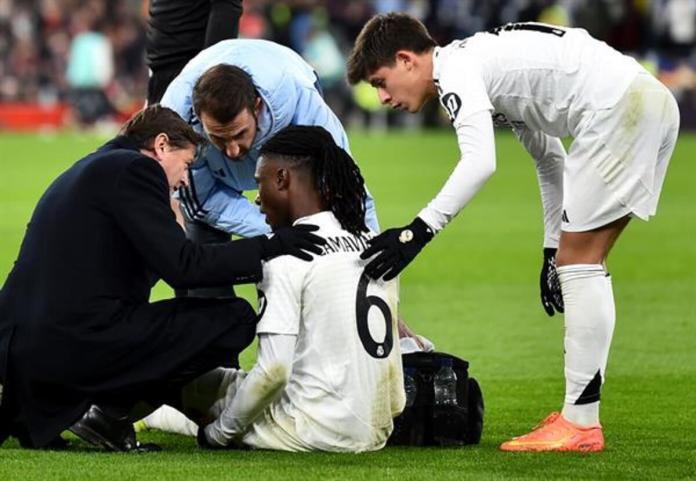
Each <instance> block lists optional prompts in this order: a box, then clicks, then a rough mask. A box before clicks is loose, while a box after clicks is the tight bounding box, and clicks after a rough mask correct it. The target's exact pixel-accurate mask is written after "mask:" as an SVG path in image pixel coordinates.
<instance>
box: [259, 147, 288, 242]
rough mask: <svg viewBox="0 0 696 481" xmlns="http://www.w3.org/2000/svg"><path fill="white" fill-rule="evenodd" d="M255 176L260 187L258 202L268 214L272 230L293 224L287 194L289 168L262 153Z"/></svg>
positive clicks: (268, 221) (263, 211)
mask: <svg viewBox="0 0 696 481" xmlns="http://www.w3.org/2000/svg"><path fill="white" fill-rule="evenodd" d="M254 177H255V178H256V183H257V184H258V187H259V191H258V195H257V196H256V204H257V205H258V206H259V207H261V213H263V214H265V215H266V223H267V224H268V225H270V226H271V229H272V230H276V229H279V228H280V227H288V226H290V225H292V221H291V219H290V208H289V207H290V206H289V203H288V202H289V201H288V196H287V194H288V190H287V185H288V170H287V168H284V167H283V166H282V165H281V164H278V163H276V162H274V161H273V159H272V158H271V157H266V156H264V155H262V156H261V157H259V161H258V162H257V163H256V173H255V174H254Z"/></svg>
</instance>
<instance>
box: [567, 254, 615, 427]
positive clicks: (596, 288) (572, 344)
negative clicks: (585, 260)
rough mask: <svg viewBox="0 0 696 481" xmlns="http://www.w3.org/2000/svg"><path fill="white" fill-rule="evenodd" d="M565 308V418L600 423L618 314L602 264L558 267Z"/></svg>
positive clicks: (608, 278) (575, 421) (589, 423)
mask: <svg viewBox="0 0 696 481" xmlns="http://www.w3.org/2000/svg"><path fill="white" fill-rule="evenodd" d="M557 270H558V277H559V279H560V282H561V289H562V291H563V302H564V304H565V341H564V345H565V378H566V394H565V404H564V407H563V412H562V414H563V416H564V417H565V418H566V419H567V420H569V421H571V422H573V423H575V424H579V425H582V426H589V425H592V424H596V423H598V422H599V397H600V389H601V386H602V384H603V382H604V372H605V370H606V366H607V358H608V356H609V346H610V344H611V337H612V334H613V332H614V323H615V320H616V312H615V308H614V294H613V291H612V286H611V278H610V277H609V276H608V275H607V274H606V272H605V271H604V267H603V266H602V265H599V264H574V265H567V266H562V267H559V268H558V269H557Z"/></svg>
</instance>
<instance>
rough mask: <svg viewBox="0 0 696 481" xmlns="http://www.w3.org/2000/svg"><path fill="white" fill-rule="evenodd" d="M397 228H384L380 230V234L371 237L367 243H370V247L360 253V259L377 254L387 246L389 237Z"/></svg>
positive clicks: (389, 240) (389, 242) (389, 241)
mask: <svg viewBox="0 0 696 481" xmlns="http://www.w3.org/2000/svg"><path fill="white" fill-rule="evenodd" d="M398 230H399V229H389V230H385V231H384V232H382V233H381V234H380V235H378V236H377V237H373V238H372V239H370V240H369V241H367V242H368V244H370V247H368V248H367V249H365V250H364V251H363V253H362V254H360V258H361V259H369V258H370V257H372V256H373V255H375V254H377V253H378V252H380V251H383V250H385V249H387V248H388V247H389V245H390V244H391V239H392V236H394V233H395V232H397V231H398Z"/></svg>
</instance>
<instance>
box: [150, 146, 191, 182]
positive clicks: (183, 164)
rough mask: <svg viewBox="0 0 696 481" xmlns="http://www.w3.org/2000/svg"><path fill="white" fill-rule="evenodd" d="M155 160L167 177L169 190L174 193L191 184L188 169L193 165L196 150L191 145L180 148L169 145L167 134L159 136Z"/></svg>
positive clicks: (155, 147) (155, 149) (154, 147)
mask: <svg viewBox="0 0 696 481" xmlns="http://www.w3.org/2000/svg"><path fill="white" fill-rule="evenodd" d="M153 149H154V150H153V151H152V152H153V153H154V158H155V160H157V161H158V162H159V163H160V165H161V166H162V169H164V173H165V175H166V176H167V182H168V183H169V189H170V190H171V191H172V192H174V191H176V190H178V189H179V188H180V187H182V186H187V185H188V184H189V179H188V169H189V167H190V166H191V164H192V163H193V159H194V157H195V155H196V148H195V147H194V146H193V145H192V144H190V145H188V146H187V147H184V148H179V147H174V146H172V145H170V144H169V139H168V138H167V136H166V135H165V134H159V135H158V136H157V137H156V138H155V143H154V146H153Z"/></svg>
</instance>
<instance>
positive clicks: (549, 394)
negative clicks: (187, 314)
mask: <svg viewBox="0 0 696 481" xmlns="http://www.w3.org/2000/svg"><path fill="white" fill-rule="evenodd" d="M351 139H352V146H353V151H354V154H355V156H356V158H357V160H358V162H359V163H360V165H361V166H362V169H363V173H364V175H365V178H366V179H367V183H368V185H369V187H370V189H371V191H372V193H373V195H374V196H375V198H376V201H377V208H378V212H379V214H380V219H381V223H382V227H388V226H392V225H402V224H404V223H406V222H409V221H410V220H411V219H412V218H413V216H414V215H415V214H417V212H418V211H419V209H420V208H421V207H422V206H423V205H425V203H426V202H427V201H429V200H430V198H431V197H432V196H433V195H434V194H435V192H436V191H437V190H438V188H439V186H440V185H441V184H442V183H443V181H444V179H445V178H446V176H447V175H448V173H449V171H450V170H451V168H452V167H453V165H454V163H455V161H456V160H457V146H456V142H455V138H454V135H452V133H451V132H403V133H394V134H389V135H369V134H366V133H361V132H354V133H353V135H352V136H351ZM99 143H100V139H97V138H93V137H80V136H77V135H70V134H65V135H60V136H41V135H8V134H3V135H1V136H0V159H1V162H2V167H3V175H2V184H1V185H2V187H0V280H4V279H5V277H6V276H7V273H8V272H9V270H10V268H11V266H12V263H13V261H14V259H15V256H16V254H17V250H18V248H19V244H20V241H21V239H22V235H23V231H24V227H25V225H26V224H27V221H28V219H29V216H30V214H31V211H32V209H33V207H34V205H35V203H36V201H37V200H38V197H39V195H40V194H41V193H42V192H43V190H44V189H45V187H46V186H47V185H48V183H49V182H50V181H51V179H53V178H54V177H55V176H56V175H57V174H59V173H60V172H62V171H63V170H64V169H65V168H66V167H67V166H68V165H70V164H71V163H72V162H73V161H74V160H76V159H77V158H79V157H80V156H82V155H84V154H86V153H87V152H89V151H91V150H92V149H93V148H94V147H95V146H97V145H98V144H99ZM497 149H498V150H497V152H498V171H497V173H496V174H495V175H494V176H493V178H492V179H491V180H490V181H489V183H488V184H487V185H486V186H485V188H484V189H483V191H482V192H481V193H480V195H479V196H478V197H477V198H476V199H475V200H474V201H473V202H472V203H471V204H470V205H469V206H468V207H467V208H466V209H465V210H464V211H463V212H461V214H460V215H459V217H458V218H457V219H456V220H455V221H454V222H453V223H452V224H451V225H450V226H449V227H448V228H447V229H446V230H445V231H444V232H443V233H442V234H440V235H439V236H438V237H437V238H436V239H435V240H434V241H433V242H432V243H431V244H430V245H429V246H428V247H427V248H426V250H425V251H424V252H423V253H422V254H421V256H420V257H419V258H418V259H417V260H416V261H415V262H414V263H413V264H412V265H411V266H410V268H409V269H408V270H407V272H406V273H405V274H404V275H403V276H402V280H401V310H402V314H403V316H404V317H405V319H407V320H408V321H409V322H410V323H411V325H412V326H413V327H414V328H416V329H417V330H419V331H421V332H422V333H424V334H425V335H427V336H428V337H430V338H431V339H432V340H433V341H434V342H435V343H436V345H437V347H438V348H439V349H440V350H442V351H448V352H452V353H455V354H457V355H459V356H461V357H463V358H465V359H468V360H469V361H470V362H471V374H472V375H473V376H475V377H477V378H478V380H479V381H480V383H481V385H482V388H483V391H484V397H485V401H486V419H485V429H484V435H483V440H482V443H481V444H480V445H478V446H472V447H466V448H462V449H417V448H409V449H407V448H399V449H394V448H388V449H385V450H383V451H381V452H377V453H369V454H361V455H330V454H287V453H271V452H202V451H200V450H198V449H197V448H196V447H195V442H194V440H193V439H189V438H185V437H179V436H174V435H164V434H157V433H145V434H143V435H141V440H144V441H154V442H159V443H160V444H161V445H162V446H163V447H164V449H165V450H164V451H163V452H162V453H158V454H150V455H143V456H139V455H127V454H106V453H101V452H97V451H96V450H94V449H91V448H90V447H88V446H87V445H86V444H84V443H82V442H81V441H79V440H76V439H74V438H73V444H74V449H72V450H71V451H69V452H62V453H57V452H32V451H25V450H21V449H19V448H18V446H17V444H16V443H15V442H14V441H10V442H7V443H5V445H4V446H3V447H2V448H0V479H1V480H14V479H17V480H27V481H28V480H34V479H36V480H45V479H65V480H74V479H109V480H119V481H121V480H130V479H145V480H149V481H150V480H179V479H181V480H184V479H186V480H191V479H201V480H212V479H245V480H249V481H251V480H256V479H259V480H264V481H266V480H269V479H281V480H283V481H288V480H293V479H302V480H304V479H310V480H314V479H316V480H321V481H328V480H330V479H341V480H359V479H360V480H362V479H365V480H381V479H396V480H401V481H406V480H411V479H432V480H435V479H437V480H439V479H452V480H463V479H476V480H479V479H501V480H502V479H505V480H507V479H530V480H532V479H542V478H545V479H569V480H581V479H607V480H617V479H626V480H633V479H659V480H665V479H686V478H691V479H696V395H695V394H694V388H696V300H695V299H696V242H695V239H696V215H695V205H696V203H695V194H694V192H695V191H694V178H695V176H696V164H695V163H694V162H693V160H694V158H696V137H695V136H693V135H687V134H683V135H682V136H681V138H680V140H679V143H678V146H677V149H676V152H675V154H674V157H673V159H672V163H671V166H670V168H669V171H668V174H667V180H666V185H665V189H664V191H663V195H662V200H661V205H660V208H659V211H658V215H657V217H655V218H654V219H653V220H652V221H650V222H649V223H643V222H640V221H633V222H631V224H630V225H629V227H628V229H627V231H626V232H625V233H624V235H623V236H622V238H621V239H619V242H618V243H617V245H616V247H615V249H614V252H613V254H612V256H610V259H609V269H610V272H611V273H612V275H613V278H614V286H615V296H616V305H617V324H616V331H615V335H614V343H613V346H612V352H611V356H610V360H609V367H608V373H607V375H608V378H607V383H606V385H605V388H604V392H603V402H602V421H603V424H604V426H605V435H606V438H607V449H606V451H605V452H604V453H600V454H594V455H579V454H556V453H547V454H521V455H520V454H507V453H502V452H499V451H498V450H497V447H498V445H499V443H500V442H502V441H504V440H505V439H506V438H508V437H509V436H512V435H517V434H522V433H524V432H526V431H527V430H528V429H529V428H531V427H532V426H533V425H534V424H535V423H536V422H538V421H540V420H541V419H542V418H543V417H544V416H545V415H546V414H548V413H549V412H550V411H552V410H556V409H558V408H559V407H560V405H561V400H562V395H563V358H562V354H563V352H562V337H563V320H562V318H561V317H558V316H556V317H554V318H548V317H546V315H545V314H544V312H543V310H542V308H541V306H540V304H539V294H538V287H537V284H538V270H539V268H540V261H541V239H542V225H541V209H540V202H539V197H538V190H537V187H536V179H535V174H534V168H533V164H532V161H531V160H530V159H529V157H528V156H527V155H526V154H525V153H524V151H523V150H522V148H521V147H520V146H519V145H518V143H517V142H516V141H515V140H514V138H513V137H512V136H511V135H509V134H506V133H505V132H499V133H498V136H497ZM243 292H244V294H245V295H246V296H248V297H251V296H252V295H253V289H252V288H251V287H248V288H244V291H243ZM170 295H171V291H170V289H169V288H167V287H166V286H162V285H160V286H158V287H157V289H156V290H155V293H154V296H155V297H156V298H163V297H168V296H170ZM253 356H254V353H253V350H251V352H247V353H245V355H244V357H243V364H244V365H246V366H247V367H248V366H250V365H251V364H252V362H253Z"/></svg>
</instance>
